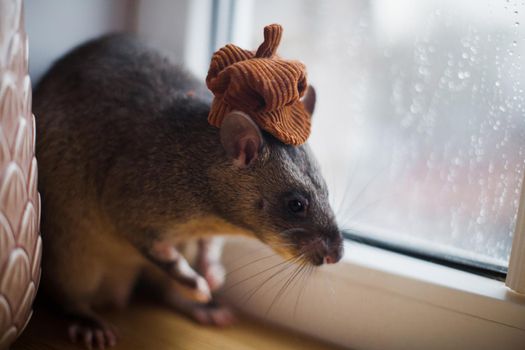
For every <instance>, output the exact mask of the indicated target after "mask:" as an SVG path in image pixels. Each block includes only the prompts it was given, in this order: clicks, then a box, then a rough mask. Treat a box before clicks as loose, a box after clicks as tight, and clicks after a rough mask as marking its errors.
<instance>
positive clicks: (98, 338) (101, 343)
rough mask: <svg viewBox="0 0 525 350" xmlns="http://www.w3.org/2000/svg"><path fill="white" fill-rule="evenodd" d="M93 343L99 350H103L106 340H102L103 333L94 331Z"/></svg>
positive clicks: (98, 330)
mask: <svg viewBox="0 0 525 350" xmlns="http://www.w3.org/2000/svg"><path fill="white" fill-rule="evenodd" d="M95 343H96V345H97V347H98V348H99V349H102V350H104V349H105V348H106V340H105V339H104V332H103V331H102V330H100V329H97V330H96V331H95Z"/></svg>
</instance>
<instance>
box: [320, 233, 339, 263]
mask: <svg viewBox="0 0 525 350" xmlns="http://www.w3.org/2000/svg"><path fill="white" fill-rule="evenodd" d="M325 245H326V253H325V255H324V258H323V263H324V264H335V263H336V262H338V261H339V260H341V258H342V257H343V236H342V235H341V232H340V231H339V230H337V233H333V234H332V235H330V236H328V237H327V238H326V239H325Z"/></svg>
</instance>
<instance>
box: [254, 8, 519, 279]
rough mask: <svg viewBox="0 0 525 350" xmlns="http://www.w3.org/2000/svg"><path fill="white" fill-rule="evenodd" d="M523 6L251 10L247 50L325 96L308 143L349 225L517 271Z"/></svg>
mask: <svg viewBox="0 0 525 350" xmlns="http://www.w3.org/2000/svg"><path fill="white" fill-rule="evenodd" d="M523 13H525V4H524V2H523V1H489V0H483V1H480V0H468V1H467V0H462V1H451V0H440V1H435V0H424V1H423V0H420V1H410V0H396V1H388V0H371V1H364V0H360V1H357V0H354V1H348V0H325V1H316V0H309V1H305V0H287V1H282V0H265V1H262V0H261V1H254V8H253V14H252V16H253V22H252V23H253V26H252V28H251V30H252V47H257V45H258V44H259V43H260V42H261V41H262V28H263V27H264V26H265V25H267V24H269V23H280V24H282V25H283V26H284V30H285V31H284V38H283V42H282V43H281V47H280V51H279V52H280V54H281V55H282V56H284V57H286V58H296V59H300V60H302V61H304V62H305V63H306V64H307V67H308V72H309V81H310V83H311V84H312V85H314V86H315V87H316V90H317V92H318V100H317V102H318V104H317V110H316V112H315V115H314V120H313V133H312V136H311V139H310V144H311V145H312V147H313V149H314V152H315V153H316V154H317V157H318V159H319V162H320V163H321V166H322V168H323V172H324V174H325V178H326V179H327V182H328V183H329V185H330V188H331V191H332V195H333V205H334V208H335V210H336V212H337V215H338V218H339V220H340V222H341V225H342V226H343V227H345V228H347V229H352V230H353V231H354V232H357V233H358V234H360V235H363V236H365V237H371V238H374V239H379V240H382V241H385V242H390V243H394V244H396V245H402V246H406V247H409V248H416V249H419V250H421V251H431V252H434V253H437V254H440V255H442V256H450V257H454V258H461V259H466V260H472V261H476V262H479V263H483V264H489V265H491V266H492V267H495V268H496V269H500V270H504V269H505V268H506V266H507V265H508V260H509V254H510V247H511V243H512V235H513V230H514V226H515V220H516V213H517V208H518V200H519V193H520V186H521V180H522V178H523V169H524V159H525V153H524V152H525V147H524V145H525V94H524V91H523V89H524V85H525V79H524V78H525V73H524V69H523V67H522V66H523V65H524V63H525V62H524V57H523V54H524V53H525V52H524V47H525V32H524V31H523V28H522V26H523V24H521V23H524V22H525V18H524V15H523Z"/></svg>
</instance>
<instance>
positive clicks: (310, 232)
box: [33, 36, 341, 303]
mask: <svg viewBox="0 0 525 350" xmlns="http://www.w3.org/2000/svg"><path fill="white" fill-rule="evenodd" d="M188 92H191V93H190V94H188ZM210 101H211V96H210V95H209V94H208V92H207V91H206V89H205V87H204V86H203V84H201V83H200V82H199V81H197V80H196V79H195V78H193V77H192V76H190V75H189V74H188V73H186V72H184V71H183V70H182V69H181V68H179V67H176V66H174V65H173V64H171V63H170V62H168V61H167V60H166V59H165V58H163V57H162V56H160V55H159V54H157V53H155V52H152V51H151V50H149V49H147V48H146V47H145V46H144V45H142V44H141V43H139V42H138V41H136V40H135V39H133V38H130V37H126V36H111V37H106V38H102V39H99V40H96V41H93V42H90V43H87V44H85V45H83V46H81V47H79V48H77V49H75V50H74V51H72V52H71V53H69V54H68V55H66V56H65V57H64V58H63V59H61V60H59V61H58V62H57V63H56V64H55V65H54V67H53V68H52V69H51V70H50V71H49V72H48V74H47V75H46V76H45V77H44V78H43V80H42V81H41V82H40V84H39V85H38V86H37V88H36V90H35V93H34V104H33V110H34V113H35V115H36V121H37V159H38V161H39V177H40V178H39V187H40V191H41V194H42V200H43V211H42V234H43V239H44V244H45V248H44V261H43V269H44V285H47V286H48V288H51V289H52V290H54V291H57V292H58V293H59V294H60V295H61V296H63V297H64V298H66V299H67V300H70V302H71V303H74V302H75V300H74V299H75V298H78V297H79V296H83V295H84V294H85V295H88V294H89V293H88V292H86V291H84V290H82V288H80V287H78V286H71V285H70V284H72V283H73V284H74V283H76V282H74V281H72V282H69V281H64V280H65V279H75V278H78V275H79V274H82V275H83V276H82V279H83V280H82V283H85V284H86V285H87V286H88V287H86V288H91V292H93V291H97V290H100V289H101V288H102V287H101V283H102V282H101V281H106V282H108V278H110V277H108V273H107V272H106V271H105V269H107V268H109V266H111V268H112V269H113V270H114V271H115V274H118V273H124V272H126V271H127V272H129V274H130V275H131V277H130V283H132V281H133V280H134V279H133V277H134V276H135V274H133V272H130V271H134V270H133V269H132V268H131V267H130V268H129V269H128V267H129V266H132V267H136V266H141V264H143V263H145V262H144V261H145V260H144V259H143V254H142V253H144V252H146V251H148V249H149V248H150V246H151V244H152V242H154V241H155V240H157V239H159V237H166V236H170V237H172V238H173V239H174V240H175V241H177V240H184V239H187V238H195V237H188V236H187V235H186V234H185V232H181V231H182V229H183V228H185V227H186V226H184V224H185V223H188V222H190V221H191V220H205V219H206V218H210V217H213V218H216V219H217V220H218V221H220V222H221V223H222V222H223V223H224V225H222V226H219V229H220V230H219V231H223V230H224V231H229V230H233V231H236V232H238V233H243V234H247V235H252V236H255V237H258V238H259V239H261V240H263V241H265V242H267V243H268V244H270V245H272V246H273V247H274V249H276V250H277V251H279V252H280V253H282V254H284V255H286V254H288V255H295V254H297V252H298V251H300V249H301V248H302V246H303V245H304V244H306V243H308V240H312V239H314V238H316V237H321V238H322V239H323V240H326V241H327V242H328V243H327V244H328V245H329V248H328V249H329V250H338V251H340V249H341V235H340V233H339V230H338V229H337V226H336V224H335V220H334V216H333V213H332V210H331V209H330V206H329V204H328V194H327V190H326V185H325V183H324V181H323V179H322V177H321V175H320V173H319V170H318V168H317V165H316V164H315V161H314V159H313V156H312V155H311V153H310V151H309V149H308V147H307V146H306V145H304V146H300V147H292V146H288V145H284V144H282V143H281V142H279V141H278V140H276V139H275V138H273V137H272V136H270V135H269V134H267V133H263V135H264V146H263V148H262V151H261V154H260V155H259V157H258V159H257V161H256V162H255V163H254V164H253V166H250V167H248V168H245V169H241V168H238V167H235V166H233V165H232V161H231V159H230V158H229V157H228V156H227V155H226V152H225V151H224V149H223V148H222V146H221V143H220V137H219V129H217V128H215V127H213V126H211V125H209V124H208V122H207V115H208V111H209V106H210ZM292 192H300V193H303V194H304V195H306V196H307V197H308V198H309V202H310V207H309V212H308V216H307V217H306V218H304V219H298V218H295V217H293V216H292V215H290V213H289V212H288V211H287V208H286V206H285V205H284V203H283V195H284V194H286V193H292ZM213 227H214V229H217V227H216V226H213ZM290 228H302V229H303V230H304V233H303V236H302V238H301V237H299V238H298V237H296V235H287V234H281V232H283V231H285V230H287V229H290ZM216 233H217V234H223V233H230V232H216ZM203 234H206V233H205V232H203ZM211 234H214V232H212V233H211ZM287 242H292V243H294V244H295V247H289V246H286V245H283V244H284V243H287ZM305 242H306V243H305ZM89 254H91V255H95V256H96V257H97V258H96V259H94V258H93V259H91V258H89V257H86V256H85V255H89ZM110 255H112V256H111V257H110ZM128 260H129V263H128V262H126V263H124V262H122V261H128ZM86 264H87V265H90V266H89V268H87V267H86V266H85V265H86ZM111 264H116V265H111ZM97 266H98V267H99V269H100V270H101V271H98V270H97V271H98V272H97V271H95V270H96V269H97ZM93 274H98V277H93V276H92V275H93ZM76 276H77V277H76ZM46 279H47V281H46ZM106 282H104V283H106ZM109 282H111V280H110V281H109ZM109 282H108V283H109ZM78 283H80V282H78ZM90 283H91V284H90Z"/></svg>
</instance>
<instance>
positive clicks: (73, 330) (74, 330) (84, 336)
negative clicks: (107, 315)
mask: <svg viewBox="0 0 525 350" xmlns="http://www.w3.org/2000/svg"><path fill="white" fill-rule="evenodd" d="M68 334H69V339H71V341H72V342H74V343H76V342H83V343H84V345H85V346H86V348H88V349H90V350H91V349H105V348H106V347H112V346H115V345H116V344H117V335H116V332H115V330H114V329H113V327H111V326H108V325H107V324H103V323H101V322H99V321H96V320H91V319H81V320H78V321H75V322H73V323H71V324H70V325H69V327H68Z"/></svg>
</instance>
